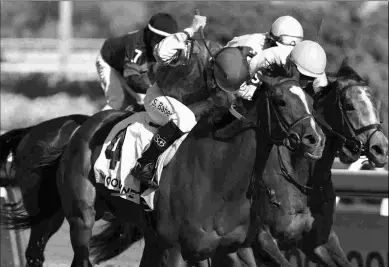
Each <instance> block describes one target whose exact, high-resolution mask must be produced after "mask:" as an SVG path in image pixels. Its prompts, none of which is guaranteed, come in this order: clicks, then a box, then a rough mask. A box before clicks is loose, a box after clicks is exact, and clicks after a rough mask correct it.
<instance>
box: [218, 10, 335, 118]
mask: <svg viewBox="0 0 389 267" xmlns="http://www.w3.org/2000/svg"><path fill="white" fill-rule="evenodd" d="M303 38H304V32H303V28H302V26H301V24H300V23H299V22H298V21H297V20H296V19H295V18H293V17H291V16H282V17H279V18H278V19H277V20H275V21H274V23H273V24H272V27H271V29H270V32H269V33H265V34H261V33H257V34H248V35H243V36H239V37H235V38H234V39H232V40H231V41H230V42H228V43H227V45H226V46H249V47H251V48H252V49H253V51H254V53H256V55H255V56H254V57H253V58H252V59H251V60H250V75H251V76H254V75H255V74H256V73H258V72H259V73H260V72H261V69H262V70H263V68H266V67H267V66H268V65H269V64H270V63H277V64H278V65H281V64H282V65H285V64H287V61H288V60H287V59H288V57H289V56H290V53H291V52H292V51H293V50H294V49H295V47H296V46H298V45H299V44H300V43H301V42H303ZM319 47H320V48H319ZM319 47H317V46H316V45H315V44H312V43H311V42H308V44H307V43H306V42H305V43H304V45H302V46H300V47H299V49H297V50H295V52H294V53H295V54H296V55H297V54H299V53H301V52H299V51H301V50H304V51H309V52H310V53H312V54H311V55H310V56H306V57H305V60H306V61H309V60H313V61H315V60H316V59H315V58H314V54H315V53H318V54H317V56H318V57H319V58H320V59H318V60H319V62H312V63H307V62H304V64H305V65H309V64H311V65H315V64H317V65H316V66H321V67H322V69H323V71H322V72H321V74H320V75H315V74H314V73H309V75H307V74H308V73H307V72H305V74H303V75H302V76H301V77H305V78H307V77H310V78H313V89H314V90H315V91H318V90H320V88H322V87H324V86H326V85H327V84H328V80H327V76H326V74H325V72H324V69H325V66H326V55H325V52H324V50H323V51H321V50H322V48H321V46H320V45H319ZM302 57H303V56H302V55H299V60H295V61H296V62H297V61H298V62H300V61H303V60H304V59H302ZM323 58H324V59H323ZM323 60H324V61H323ZM291 62H293V61H291ZM295 64H300V63H295ZM301 64H302V63H301ZM310 68H312V66H310ZM298 69H299V71H304V70H303V69H302V68H301V67H299V68H298ZM301 73H303V72H301ZM305 78H304V79H305ZM305 80H306V81H308V80H312V79H308V80H307V79H305ZM303 87H304V86H303ZM256 88H257V85H250V84H247V83H244V84H242V86H241V87H240V89H239V91H237V92H236V93H235V94H234V96H239V97H241V98H243V99H247V100H251V98H252V96H253V95H254V92H255V90H256ZM232 110H233V111H236V112H238V113H244V109H243V107H241V106H240V105H239V102H238V101H236V99H234V100H233V101H232ZM233 114H234V112H233Z"/></svg>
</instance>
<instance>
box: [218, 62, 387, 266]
mask: <svg viewBox="0 0 389 267" xmlns="http://www.w3.org/2000/svg"><path fill="white" fill-rule="evenodd" d="M315 98H316V101H315V110H316V114H317V117H320V119H319V120H320V121H322V125H323V126H322V127H323V129H325V133H326V145H325V149H324V152H323V157H322V158H321V159H319V160H317V161H310V160H307V159H306V158H304V157H301V156H296V155H295V154H293V153H291V152H290V151H287V150H285V149H284V148H282V147H281V148H273V150H272V152H271V154H270V158H269V160H268V164H267V165H266V168H265V171H264V176H263V181H264V183H265V184H266V185H267V187H270V188H273V189H274V190H275V194H276V199H277V201H279V203H280V207H274V206H273V205H271V204H270V203H268V199H267V198H266V197H264V195H265V189H262V192H261V193H259V194H258V195H257V197H258V201H257V203H258V205H260V206H261V207H262V208H258V209H257V210H258V211H260V212H259V213H258V214H257V216H258V217H259V218H260V220H261V221H262V222H263V226H262V229H263V230H264V231H268V232H269V233H270V234H271V235H272V237H273V238H274V240H275V241H276V242H277V246H278V248H282V249H285V250H288V249H291V248H300V249H301V250H302V251H303V252H304V253H305V254H306V255H307V256H308V258H309V259H311V260H312V261H314V262H318V263H320V264H322V265H323V266H328V267H336V266H344V267H345V266H351V264H350V262H349V261H348V260H347V256H346V254H345V253H344V251H343V250H342V248H341V246H340V242H339V240H338V237H337V235H336V233H335V232H334V230H333V228H332V226H333V219H334V212H335V197H336V195H335V190H334V187H333V184H332V181H331V167H332V165H333V162H334V159H335V157H336V156H337V155H338V156H339V158H340V160H341V161H342V162H344V163H351V162H354V161H356V160H357V159H359V157H360V156H361V155H366V156H367V157H368V158H369V160H370V161H371V162H372V164H373V165H375V166H377V167H383V166H384V165H385V164H386V163H387V160H388V158H387V151H388V139H387V137H386V136H385V135H384V134H383V132H382V128H381V124H380V120H379V112H378V108H377V104H376V102H375V101H374V99H373V95H372V91H371V89H370V87H369V86H368V85H367V84H366V82H365V81H363V79H362V78H361V77H360V76H359V75H358V74H357V73H356V72H355V71H354V70H353V69H352V68H351V67H349V66H348V64H347V62H346V61H344V62H343V64H342V66H341V67H340V69H339V71H338V73H337V75H336V79H335V80H334V81H333V82H331V83H330V84H329V85H328V86H327V87H326V88H324V89H323V91H322V92H321V93H320V94H319V95H316V96H315ZM326 122H328V124H327V123H326ZM280 152H281V153H280ZM338 152H339V154H338ZM280 156H282V159H283V162H284V164H279V162H280ZM294 181H297V183H295V182H294ZM265 203H267V204H265ZM269 249H270V250H269ZM271 249H273V252H274V251H277V250H278V249H277V247H276V245H275V243H273V245H271V244H269V243H266V242H263V240H261V234H260V235H259V239H258V240H256V242H254V251H255V252H256V258H257V262H258V264H259V265H260V264H262V263H264V262H265V263H267V264H266V265H272V264H273V263H274V259H272V258H271V257H269V256H270V255H272V253H271ZM238 255H239V256H240V257H239V256H238ZM252 255H253V254H252V252H250V248H246V249H240V250H239V251H238V252H237V253H236V254H231V255H229V257H223V255H222V257H219V258H217V259H214V262H217V264H216V266H242V265H241V264H242V263H243V262H250V261H251V262H253V259H252V258H251V257H252ZM242 259H243V260H242ZM244 266H246V265H244ZM247 266H255V264H254V265H247Z"/></svg>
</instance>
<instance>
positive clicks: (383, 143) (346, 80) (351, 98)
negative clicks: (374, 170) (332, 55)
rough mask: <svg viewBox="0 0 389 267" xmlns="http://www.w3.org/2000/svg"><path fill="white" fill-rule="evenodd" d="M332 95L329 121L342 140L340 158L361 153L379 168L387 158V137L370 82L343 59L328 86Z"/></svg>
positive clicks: (351, 159) (348, 158) (351, 158)
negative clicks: (333, 106)
mask: <svg viewBox="0 0 389 267" xmlns="http://www.w3.org/2000/svg"><path fill="white" fill-rule="evenodd" d="M327 91H329V93H330V94H332V95H333V97H332V98H330V97H328V98H330V99H333V100H332V102H331V105H332V104H333V103H334V102H335V103H336V108H331V107H330V106H328V112H327V111H326V113H327V115H326V120H327V121H328V123H331V127H332V129H333V131H334V132H335V133H337V134H338V135H339V136H340V137H341V139H343V143H342V147H341V149H340V151H339V159H340V160H341V161H342V162H344V163H352V162H355V161H356V160H358V159H359V157H360V156H361V155H366V156H367V157H368V158H369V160H370V161H371V162H372V163H374V164H375V166H377V167H383V166H384V165H385V164H386V163H387V161H388V139H387V137H386V136H385V134H384V133H383V131H382V127H381V124H380V118H379V108H378V105H377V104H378V103H376V101H375V100H374V97H373V94H372V90H371V88H370V87H369V85H368V84H367V83H366V82H365V81H364V80H363V79H362V78H361V77H360V76H359V75H358V74H357V73H356V72H355V71H354V70H353V69H352V68H351V67H350V66H348V64H347V63H346V62H343V63H342V65H341V67H340V69H339V71H338V73H337V75H336V81H334V82H332V83H331V84H330V85H329V87H328V88H327Z"/></svg>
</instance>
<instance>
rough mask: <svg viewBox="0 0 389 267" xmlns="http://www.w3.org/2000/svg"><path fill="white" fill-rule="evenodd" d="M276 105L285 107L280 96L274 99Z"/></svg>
mask: <svg viewBox="0 0 389 267" xmlns="http://www.w3.org/2000/svg"><path fill="white" fill-rule="evenodd" d="M274 102H275V103H276V105H277V106H281V107H285V106H286V101H285V100H283V99H281V98H276V99H275V100H274Z"/></svg>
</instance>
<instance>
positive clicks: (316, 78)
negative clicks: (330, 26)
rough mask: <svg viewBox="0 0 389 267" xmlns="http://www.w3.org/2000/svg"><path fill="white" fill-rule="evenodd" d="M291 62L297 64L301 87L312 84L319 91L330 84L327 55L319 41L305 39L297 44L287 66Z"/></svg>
mask: <svg viewBox="0 0 389 267" xmlns="http://www.w3.org/2000/svg"><path fill="white" fill-rule="evenodd" d="M291 64H292V65H294V66H296V69H297V72H298V77H299V83H300V85H301V87H303V88H306V87H307V86H312V88H313V90H314V92H315V93H317V92H318V91H319V90H320V89H321V88H322V87H324V86H326V85H327V84H328V80H327V76H326V73H325V68H326V65H327V55H326V52H325V51H324V49H323V47H321V45H320V44H318V43H317V42H314V41H309V40H305V41H302V42H301V43H299V44H298V45H296V47H295V48H293V50H292V52H291V53H290V55H289V56H288V58H287V62H286V67H290V65H291ZM288 65H289V66H288Z"/></svg>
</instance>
